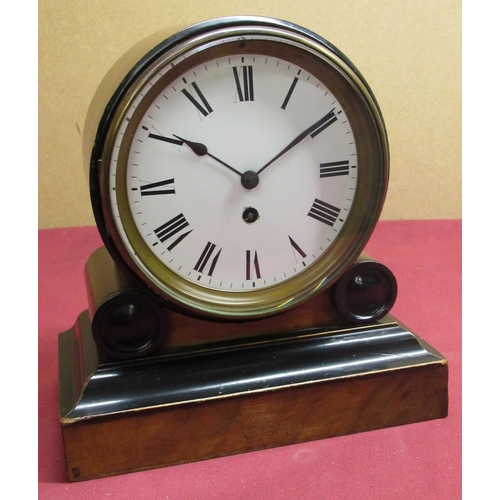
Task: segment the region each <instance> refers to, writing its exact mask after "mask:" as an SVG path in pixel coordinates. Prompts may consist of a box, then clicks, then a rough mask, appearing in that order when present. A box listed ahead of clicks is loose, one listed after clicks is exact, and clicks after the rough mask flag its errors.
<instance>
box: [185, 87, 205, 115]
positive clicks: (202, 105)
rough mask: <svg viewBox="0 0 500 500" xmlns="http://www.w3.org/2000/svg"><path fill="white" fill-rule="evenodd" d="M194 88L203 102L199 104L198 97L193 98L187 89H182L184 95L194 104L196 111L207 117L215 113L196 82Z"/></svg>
mask: <svg viewBox="0 0 500 500" xmlns="http://www.w3.org/2000/svg"><path fill="white" fill-rule="evenodd" d="M191 85H192V87H193V89H194V91H195V92H196V94H197V95H198V98H199V99H200V101H201V102H199V101H198V100H197V99H196V97H193V96H192V95H191V94H190V93H189V91H188V90H187V89H182V93H183V94H184V95H185V96H186V97H187V98H188V99H189V101H190V102H191V103H192V104H194V106H195V107H196V109H197V110H198V111H199V112H200V113H201V114H202V115H203V116H207V115H208V114H209V113H211V112H212V111H213V109H212V108H211V106H210V104H208V101H207V100H206V98H205V96H204V95H203V94H202V92H201V90H200V88H199V87H198V85H197V84H196V82H193V83H192V84H191Z"/></svg>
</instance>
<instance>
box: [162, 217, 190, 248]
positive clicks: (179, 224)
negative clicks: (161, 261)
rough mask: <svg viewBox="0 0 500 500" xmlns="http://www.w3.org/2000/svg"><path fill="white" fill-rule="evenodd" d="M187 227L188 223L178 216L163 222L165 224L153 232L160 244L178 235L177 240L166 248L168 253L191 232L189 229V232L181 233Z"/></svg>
mask: <svg viewBox="0 0 500 500" xmlns="http://www.w3.org/2000/svg"><path fill="white" fill-rule="evenodd" d="M187 227H189V223H188V221H187V220H186V218H185V217H184V215H182V214H179V215H177V216H175V217H174V218H172V219H170V220H169V221H168V222H165V224H162V225H161V226H160V227H158V228H156V229H155V230H154V232H155V234H156V236H157V237H158V239H159V240H160V241H161V242H162V243H164V242H166V241H168V240H170V239H172V238H173V237H174V236H177V235H178V236H177V238H176V239H175V240H174V241H173V242H172V243H170V245H169V246H168V247H167V250H169V251H170V250H172V249H173V248H174V247H176V246H177V245H178V244H179V243H180V242H181V241H182V240H183V239H184V238H185V237H186V236H187V235H188V234H189V233H190V232H191V231H192V229H191V230H190V231H187V232H185V233H182V231H183V230H184V229H186V228H187Z"/></svg>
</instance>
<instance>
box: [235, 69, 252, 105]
mask: <svg viewBox="0 0 500 500" xmlns="http://www.w3.org/2000/svg"><path fill="white" fill-rule="evenodd" d="M241 72H242V75H243V86H242V85H241V81H240V77H239V74H238V68H236V67H233V75H234V81H235V83H236V90H237V91H238V98H239V100H240V102H242V101H253V100H254V93H253V67H252V66H241Z"/></svg>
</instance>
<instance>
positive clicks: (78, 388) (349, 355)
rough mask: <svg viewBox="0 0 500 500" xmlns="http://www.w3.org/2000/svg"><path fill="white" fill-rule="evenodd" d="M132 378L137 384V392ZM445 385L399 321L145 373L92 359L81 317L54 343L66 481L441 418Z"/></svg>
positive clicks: (432, 358) (443, 365)
mask: <svg viewBox="0 0 500 500" xmlns="http://www.w3.org/2000/svg"><path fill="white" fill-rule="evenodd" d="M358 340H359V342H357V341H358ZM350 344H352V347H349V345H350ZM364 345H367V347H363V346H364ZM332 346H333V347H332ZM329 349H330V351H331V352H330V351H328V350H329ZM242 360H244V361H242ZM325 360H326V362H325ZM328 360H330V361H328ZM360 360H364V362H363V363H360V362H359V361H360ZM386 360H387V361H386ZM328 362H329V363H330V365H328ZM243 364H244V365H245V366H244V369H242V368H241V366H242V365H243ZM325 365H328V366H326V368H325ZM360 366H361V368H360ZM321 369H324V372H321ZM148 370H149V371H148ZM151 373H152V374H154V377H153V378H151V379H149V378H148V377H150V375H151ZM96 374H97V376H96ZM249 374H250V375H251V376H250V377H249ZM304 374H305V375H304ZM103 375H108V378H106V377H105V376H103ZM130 377H131V378H130ZM120 379H121V382H120ZM156 379H158V380H160V379H161V382H160V383H159V384H160V385H158V387H157V392H156V393H155V392H154V387H152V386H153V385H154V383H153V382H154V381H156ZM134 380H135V381H136V382H137V380H140V381H141V383H142V384H143V385H142V386H141V390H140V391H136V390H135V388H136V385H137V384H136V383H131V381H134ZM148 380H149V381H150V382H148ZM447 381H448V366H447V362H446V359H444V358H443V357H442V356H441V355H440V354H439V353H437V352H436V351H434V350H433V349H432V348H431V347H430V346H428V345H426V344H425V343H424V342H423V341H422V340H421V339H419V338H418V337H416V336H415V335H414V334H412V333H411V332H410V331H409V330H407V329H406V328H405V327H403V326H402V325H400V324H399V323H398V322H397V321H396V320H394V318H392V319H391V320H390V321H387V322H386V323H385V324H382V325H378V326H375V327H374V328H373V327H369V328H367V329H365V330H364V331H357V330H355V331H351V332H348V333H345V332H343V333H340V334H339V333H335V331H334V332H333V333H332V332H325V333H324V334H319V335H318V334H317V335H312V336H307V335H306V336H305V337H304V336H300V335H299V336H298V337H297V338H295V339H289V338H278V339H275V340H272V341H268V342H264V343H260V344H259V343H256V344H252V343H250V344H239V345H234V346H232V347H230V348H229V349H228V350H224V349H214V350H207V351H206V352H201V353H198V354H193V353H192V354H190V355H189V356H188V357H186V356H185V355H183V356H178V355H171V356H170V357H169V356H167V357H165V356H163V357H162V356H159V357H158V358H156V359H155V358H153V359H151V360H149V361H147V362H146V361H144V360H143V362H142V364H141V362H140V361H127V362H106V361H105V362H102V361H99V357H98V356H97V355H96V351H95V348H94V346H93V344H92V342H91V333H90V322H89V319H88V316H87V317H86V316H85V315H82V316H81V318H80V319H79V322H77V325H75V327H74V328H73V329H72V330H71V331H68V332H64V333H63V334H61V335H60V384H61V394H60V414H61V417H60V419H61V427H62V432H63V438H64V449H65V454H66V463H67V473H68V478H69V480H70V481H81V480H86V479H92V478H99V477H105V476H110V475H116V474H122V473H127V472H133V471H138V470H145V469H151V468H156V467H162V466H167V465H174V464H180V463H186V462H191V461H197V460H204V459H209V458H214V457H220V456H226V455H232V454H236V453H243V452H247V451H255V450H262V449H266V448H270V447H276V446H283V445H289V444H295V443H301V442H304V441H310V440H316V439H323V438H328V437H334V436H341V435H345V434H351V433H357V432H363V431H370V430H374V429H380V428H385V427H390V426H396V425H402V424H409V423H413V422H420V421H424V420H430V419H435V418H442V417H445V416H446V414H447V408H448V395H447ZM100 384H101V385H100ZM113 384H114V385H113ZM148 391H149V392H148ZM210 391H212V392H210ZM127 398H129V399H130V404H129V405H128V406H127ZM148 398H149V399H148ZM115 400H116V401H118V403H117V405H118V406H116V405H115V406H113V404H115V403H114V401H115ZM106 401H108V402H109V408H108V409H107V410H106V409H105V408H104V407H105V406H106ZM120 401H121V403H120ZM120 405H121V406H120Z"/></svg>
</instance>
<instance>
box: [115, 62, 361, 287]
mask: <svg viewBox="0 0 500 500" xmlns="http://www.w3.org/2000/svg"><path fill="white" fill-rule="evenodd" d="M160 78H161V74H157V75H154V76H153V77H152V78H151V81H150V87H153V85H154V84H155V83H156V81H157V80H159V79H160ZM146 89H147V86H146ZM142 99H144V96H142V95H140V96H139V97H138V98H137V99H136V102H135V103H134V105H133V106H132V107H131V108H130V111H129V115H132V114H133V113H134V112H135V109H136V107H137V106H139V104H140V101H141V100H142ZM128 119H129V116H126V118H125V120H124V122H123V129H124V131H125V129H126V126H127V123H128ZM318 122H319V123H320V124H319V125H317V126H316V127H314V129H313V130H310V131H309V132H308V133H307V134H306V135H305V137H303V138H302V140H299V141H298V143H297V144H295V145H293V147H291V148H290V149H289V150H288V151H286V152H285V153H284V154H282V155H281V156H280V157H279V158H277V159H276V160H275V161H272V163H270V164H269V165H267V166H266V164H268V163H269V162H270V161H271V160H272V159H273V158H274V157H275V156H277V155H278V153H280V152H281V151H282V150H283V149H284V148H285V147H286V146H287V145H289V144H290V143H291V142H292V141H293V140H294V139H296V138H297V137H299V136H301V135H303V133H304V132H306V131H308V129H310V128H311V127H313V126H314V125H315V124H317V123H318ZM121 137H122V135H121V134H119V135H118V138H117V141H116V145H115V148H114V156H115V158H114V160H116V159H117V158H118V155H119V152H120V147H121ZM299 139H300V137H299ZM193 142H195V143H197V145H198V146H197V145H193V144H192V143H193ZM199 144H203V145H204V146H205V148H206V151H207V154H204V155H201V156H200V155H199V153H200V151H198V149H199V147H200V146H199ZM190 145H191V147H190ZM202 152H204V151H202ZM197 153H198V154H197ZM214 156H215V158H214ZM216 158H217V159H216ZM218 160H220V161H218ZM222 162H223V163H222ZM116 164H117V162H116V161H113V162H112V165H116ZM229 167H230V168H229ZM356 167H357V157H356V144H355V140H354V137H353V134H352V130H351V127H350V124H349V120H348V118H347V117H346V115H345V113H344V110H343V109H342V107H341V105H340V103H339V102H338V100H337V98H336V96H335V95H334V94H333V93H332V92H331V91H330V90H329V89H328V88H327V87H325V85H324V84H323V83H322V82H321V81H320V80H318V79H317V78H316V77H315V76H314V75H311V74H310V73H308V72H307V71H305V70H304V69H303V68H300V67H299V66H297V65H295V64H292V63H290V62H288V61H286V60H284V59H281V58H278V57H269V56H266V55H259V54H245V55H244V56H236V55H234V56H224V57H220V58H216V59H213V60H211V61H206V62H204V63H202V64H201V65H198V66H195V67H194V68H191V69H189V71H187V72H186V73H184V74H182V75H181V76H179V77H178V78H176V79H175V80H174V81H172V82H171V83H169V84H168V86H167V87H166V88H164V89H162V91H161V92H160V93H159V95H158V96H157V97H156V98H155V99H154V100H153V101H152V103H151V104H150V105H149V106H148V107H147V109H146V110H145V112H144V116H143V117H142V119H141V120H140V121H139V123H138V126H137V127H136V131H135V133H134V136H133V139H132V141H131V145H130V150H129V152H128V157H127V163H126V174H125V176H126V186H127V187H126V189H127V199H128V203H129V205H130V211H131V215H132V218H133V220H134V223H135V225H136V226H137V228H138V230H139V233H140V235H141V237H142V238H143V240H144V242H145V243H146V245H148V246H149V247H150V248H151V250H152V251H153V252H154V254H155V255H156V256H157V258H158V259H159V260H160V261H161V262H162V263H163V264H164V265H165V266H166V267H168V268H169V269H171V270H172V271H173V272H175V273H177V274H179V275H180V276H182V277H183V278H185V279H187V280H190V281H192V282H194V283H197V284H199V285H202V286H205V287H209V288H216V289H221V290H228V291H235V292H239V291H246V290H249V289H256V288H263V287H269V286H274V285H275V284H276V283H279V282H282V281H285V280H287V279H290V278H291V277H293V276H295V275H297V274H298V273H301V272H302V271H304V269H306V268H307V267H308V266H310V265H311V264H313V263H314V262H315V261H316V260H317V259H318V258H319V257H321V255H322V254H323V253H324V252H325V250H327V249H328V247H329V246H330V245H331V244H332V242H333V241H335V239H336V238H337V236H338V234H339V231H340V230H341V228H342V226H343V224H344V222H345V220H346V218H347V217H348V215H349V211H350V209H351V205H352V200H353V197H354V195H355V190H356V178H357V175H356V174H357V170H356ZM248 172H250V173H254V174H256V176H257V178H258V185H256V186H255V187H248V186H247V187H245V186H244V182H245V180H246V177H245V178H244V177H243V176H244V175H245V174H246V175H247V177H248V176H250V175H251V174H249V173H248ZM110 174H111V178H112V179H114V178H115V174H116V172H115V171H114V169H111V171H110ZM110 186H111V198H112V199H113V197H114V193H115V192H116V190H115V187H116V186H115V185H114V183H113V181H111V183H110ZM114 206H115V207H116V206H117V205H114ZM118 216H119V214H118V213H117V212H115V217H116V218H118Z"/></svg>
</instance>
